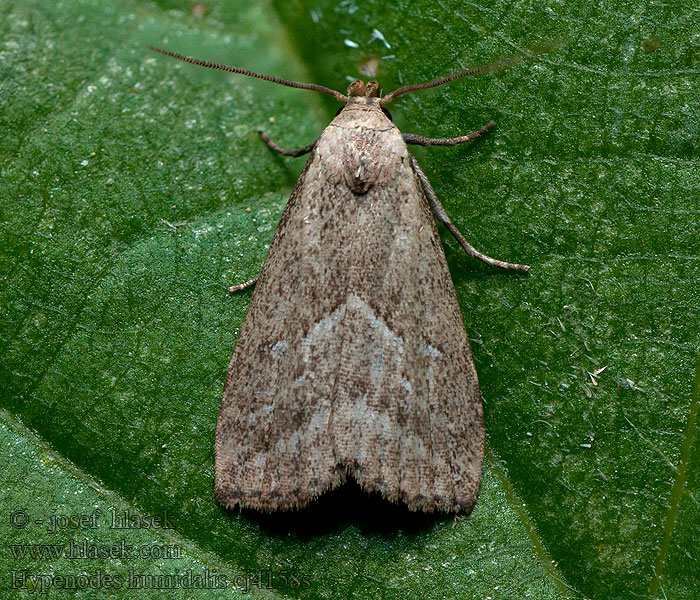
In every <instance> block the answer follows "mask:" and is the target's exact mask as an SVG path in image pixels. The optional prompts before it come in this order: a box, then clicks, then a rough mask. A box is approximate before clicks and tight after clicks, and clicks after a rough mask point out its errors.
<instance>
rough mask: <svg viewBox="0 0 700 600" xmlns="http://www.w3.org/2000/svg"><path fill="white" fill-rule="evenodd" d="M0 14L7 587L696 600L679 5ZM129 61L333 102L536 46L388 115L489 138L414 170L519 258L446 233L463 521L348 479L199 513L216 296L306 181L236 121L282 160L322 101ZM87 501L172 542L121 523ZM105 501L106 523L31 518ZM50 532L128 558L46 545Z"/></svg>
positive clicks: (0, 416) (445, 151)
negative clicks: (477, 486) (473, 469)
mask: <svg viewBox="0 0 700 600" xmlns="http://www.w3.org/2000/svg"><path fill="white" fill-rule="evenodd" d="M0 11H1V13H0V14H1V15H2V18H1V19H0V73H1V78H0V130H1V131H2V135H0V277H1V278H2V286H1V288H0V310H1V311H2V319H1V320H0V352H1V360H0V365H1V367H0V385H2V402H3V404H2V412H0V421H1V427H0V437H1V438H2V445H1V446H0V447H1V448H2V452H3V463H4V464H5V465H6V467H5V468H4V469H3V470H2V483H3V485H2V488H1V489H2V491H1V492H0V496H1V497H2V503H1V505H0V506H2V512H3V514H2V515H0V535H2V539H3V540H4V549H3V551H2V553H1V554H0V556H1V557H2V558H1V559H0V586H2V587H3V588H4V589H7V588H12V587H14V588H16V589H17V588H19V589H24V590H25V591H27V590H29V591H45V589H47V588H48V586H50V585H53V588H51V589H52V593H53V594H54V597H71V598H74V597H82V596H84V597H89V598H96V597H97V598H112V597H114V598H118V597H124V594H125V592H124V589H125V588H127V587H129V584H130V583H131V584H132V585H131V587H132V588H133V589H132V592H130V595H134V597H142V598H151V597H153V598H161V597H163V592H162V591H159V590H157V589H154V587H156V586H155V584H156V583H158V582H160V583H161V584H163V583H164V581H165V580H164V579H163V577H165V576H168V575H170V576H171V577H172V579H171V580H170V581H171V583H172V582H177V585H175V584H173V585H172V586H170V588H168V589H170V590H171V591H170V592H168V593H169V594H171V595H170V596H169V597H182V598H193V597H196V598H200V597H201V598H206V597H212V598H214V597H216V598H219V597H221V593H222V590H223V589H225V590H228V592H227V595H232V597H246V596H248V595H249V594H252V595H272V596H273V597H279V598H367V597H376V598H401V599H404V598H414V597H415V598H418V597H420V598H474V599H477V598H478V599H481V598H487V597H491V598H506V599H510V598H514V599H515V598H517V599H520V598H543V599H544V598H564V597H572V598H688V599H690V598H694V597H696V594H697V593H696V590H697V589H700V551H699V550H698V548H700V533H699V531H700V530H699V529H698V523H699V522H700V505H699V501H700V495H699V488H700V483H699V478H700V469H699V468H698V451H699V450H700V448H699V447H698V444H699V442H698V436H697V434H696V428H695V415H696V413H697V408H698V403H699V401H700V400H699V396H700V391H699V390H698V387H697V385H696V389H695V393H693V381H694V372H695V369H696V365H697V357H696V353H697V351H698V348H699V347H700V327H699V326H698V325H699V323H700V318H699V317H700V308H699V307H700V286H698V267H699V266H700V260H699V256H700V236H698V235H697V231H698V217H699V216H700V175H699V173H700V169H698V158H699V154H700V153H699V150H698V144H699V142H700V119H699V111H698V106H700V92H698V89H700V85H698V84H699V83H700V82H698V77H699V76H700V75H699V72H698V64H699V61H700V42H699V41H698V36H697V16H696V13H695V12H694V10H693V8H692V7H690V6H688V5H683V4H681V3H670V4H668V3H667V4H649V3H642V2H639V1H630V2H627V3H624V4H620V3H618V4H616V5H615V6H609V5H605V6H603V5H600V4H591V3H586V2H569V3H566V4H561V3H553V2H525V3H518V4H512V3H503V2H495V3H492V4H490V5H484V6H481V5H475V4H468V3H460V2H440V3H435V2H427V1H424V0H415V1H413V2H400V3H395V4H391V5H389V4H388V3H384V2H377V1H374V2H372V1H361V0H335V1H333V2H326V1H325V0H319V1H317V2H302V1H297V0H286V1H284V2H282V1H279V2H268V1H262V2H254V1H252V0H235V1H231V2H186V1H184V0H183V1H172V2H157V3H155V2H154V3H149V2H136V1H128V0H107V1H104V2H98V1H97V0H64V1H62V2H48V1H46V0H43V1H41V0H25V1H23V2H21V3H11V2H3V1H0ZM146 44H152V45H156V46H165V47H167V48H168V49H171V50H175V51H178V52H182V53H185V54H190V55H194V56H198V57H201V58H203V59H208V60H213V61H217V62H222V63H228V64H232V65H236V66H241V67H244V68H248V69H253V70H256V71H259V72H264V73H269V74H273V75H279V76H282V77H285V78H290V79H295V80H300V81H310V82H314V83H319V84H322V85H327V86H330V87H334V88H336V89H339V90H341V91H344V89H345V87H346V86H347V83H348V80H349V79H353V78H356V77H359V76H362V77H363V78H365V79H366V78H368V75H367V74H368V73H371V72H373V71H376V72H377V77H378V79H379V81H380V83H381V84H382V86H383V88H384V90H385V91H388V90H391V89H393V88H395V87H398V86H400V85H404V84H408V83H419V82H423V81H428V80H431V79H434V78H436V77H438V76H442V75H447V74H450V73H453V72H455V71H457V70H459V69H462V68H465V67H468V66H472V65H475V64H484V63H494V62H498V61H499V60H504V59H508V57H517V56H520V55H523V54H527V53H528V52H531V51H533V50H534V51H537V50H538V49H539V50H541V49H542V48H543V47H544V48H549V49H552V50H553V51H552V52H549V53H540V54H538V55H536V56H535V57H534V58H532V59H530V60H527V61H524V62H522V63H519V64H518V61H517V60H514V61H513V62H514V64H513V67H512V68H511V69H509V70H503V71H499V72H496V73H491V74H489V75H486V76H480V77H474V78H471V79H469V80H461V81H458V82H453V83H452V84H449V85H446V86H443V87H441V88H436V89H434V90H425V91H422V92H416V93H415V94H412V95H409V96H405V97H402V98H400V99H397V100H396V101H395V102H394V103H392V105H391V107H390V108H391V111H392V114H393V117H394V120H395V122H396V123H397V124H398V126H399V127H400V128H401V129H402V131H405V132H411V133H419V134H422V135H426V136H432V137H450V136H456V135H460V134H463V133H466V132H469V131H473V130H475V129H478V128H479V127H481V126H482V125H483V124H485V123H486V122H487V121H489V120H490V119H495V120H496V121H497V122H498V128H497V129H496V130H494V131H492V132H491V133H490V134H489V135H488V136H487V137H486V138H484V139H482V140H480V141H478V142H477V143H474V144H472V145H470V146H467V147H458V148H430V149H417V151H416V154H417V156H418V159H419V161H420V162H421V164H422V165H423V168H424V169H425V171H426V173H427V174H428V176H429V177H430V179H431V181H432V183H433V186H434V187H435V189H436V192H437V194H438V196H439V197H440V198H441V199H442V201H443V203H444V204H445V206H446V208H447V210H448V212H449V213H450V215H451V217H452V219H453V221H454V222H455V223H456V224H457V226H458V227H459V228H460V229H462V230H463V231H464V232H465V235H466V236H467V237H468V239H470V241H471V242H472V243H474V245H475V246H477V247H478V248H480V249H481V250H483V251H485V252H487V253H489V254H491V255H495V256H498V258H502V259H505V260H512V261H517V262H523V263H527V264H530V265H532V267H533V269H532V272H531V274H530V275H529V276H528V277H517V276H513V275H512V274H509V273H501V272H498V271H495V270H493V269H489V268H487V267H485V266H484V265H482V264H480V263H478V262H477V261H474V260H471V259H469V258H468V257H466V256H464V254H463V253H462V251H461V250H460V249H459V247H458V246H457V244H456V243H455V242H454V240H452V239H451V238H450V237H449V234H447V235H444V236H443V242H444V245H445V248H446V254H447V257H448V262H449V264H450V268H451V272H452V275H453V279H454V281H455V285H456V288H457V294H458V297H459V300H460V304H461V306H462V310H463V313H464V320H465V325H466V327H467V331H468V333H469V335H470V338H471V340H472V346H473V349H474V354H475V361H476V365H477V370H478V372H479V377H480V382H481V387H482V392H483V395H484V408H485V420H486V428H487V433H488V439H487V460H486V462H485V468H484V469H485V470H484V482H483V484H482V489H481V492H480V496H479V501H478V503H477V507H476V509H475V511H474V513H473V514H472V515H471V516H468V517H464V516H460V517H458V518H457V519H453V518H439V517H428V516H425V515H420V514H418V515H417V514H413V513H409V512H408V511H405V510H404V509H402V508H401V507H394V506H391V505H387V504H386V503H385V502H383V501H382V500H381V499H380V498H376V497H371V498H366V497H365V496H364V495H363V494H362V493H361V492H360V491H359V490H357V489H356V488H353V487H352V486H348V487H346V488H342V489H341V490H338V491H337V492H333V493H331V494H328V495H327V496H325V497H323V498H321V499H320V500H319V501H317V502H316V503H314V504H312V505H311V506H310V507H309V508H308V509H306V510H304V511H301V512H299V513H293V514H283V515H271V516H270V515H267V516H266V515H258V514H255V513H249V512H243V513H237V512H229V511H225V510H223V509H222V508H220V507H219V506H218V505H217V504H216V501H215V499H214V496H213V441H214V428H215V423H216V418H217V412H218V405H219V402H220V396H221V390H222V388H223V380H224V377H225V374H226V368H227V366H228V360H229V358H230V355H231V352H232V350H233V347H234V343H235V339H236V335H237V332H238V328H239V327H240V325H241V322H242V320H243V317H244V315H245V310H246V306H247V303H248V300H249V298H250V294H249V293H243V294H240V295H237V296H229V295H228V294H227V293H226V289H227V287H228V285H230V284H232V283H236V282H240V281H244V280H246V279H249V278H250V277H252V276H253V275H255V274H256V273H257V272H258V270H259V267H260V265H261V263H262V261H263V259H264V257H265V252H266V246H267V244H269V242H270V240H271V238H272V235H273V233H274V229H275V227H276V224H277V221H278V219H279V216H280V214H281V211H282V209H283V207H284V204H285V202H286V199H287V197H288V195H289V193H290V191H291V188H292V186H293V185H294V182H295V180H296V177H297V176H298V174H299V172H300V170H301V168H302V166H303V159H300V160H296V161H295V160H287V159H284V158H283V157H278V156H275V155H273V154H271V153H270V151H269V150H268V149H267V148H265V147H264V145H263V144H262V143H261V142H260V140H259V138H258V137H257V136H256V134H255V130H256V129H258V128H263V129H265V130H266V131H268V132H269V133H270V135H271V136H272V137H273V139H275V140H276V141H278V142H279V143H280V144H281V145H283V146H287V147H298V146H302V145H305V144H308V143H309V142H310V141H312V140H313V139H315V138H316V137H317V136H318V135H319V134H320V132H321V131H322V129H323V127H324V126H325V125H326V124H327V123H328V122H329V121H330V119H331V118H332V116H333V114H334V113H335V111H336V110H337V108H338V105H337V103H334V102H333V100H332V99H329V98H325V97H320V96H319V95H318V94H313V93H311V92H305V91H300V90H292V89H287V88H283V87H280V86H275V85H272V84H269V83H265V82H259V81H256V80H248V79H245V78H242V77H238V76H231V75H226V74H223V73H218V72H212V71H208V70H205V69H197V68H195V67H192V66H190V65H185V64H180V63H177V62H175V61H172V60H168V59H166V58H165V57H162V56H157V55H154V54H152V53H149V52H148V51H147V50H145V48H144V46H145V45H146ZM370 76H371V75H370ZM443 233H445V232H443ZM110 509H112V510H113V511H115V514H123V513H124V511H126V512H127V513H129V514H153V515H161V516H162V515H166V516H167V515H169V516H170V517H169V518H168V519H167V523H168V525H169V527H167V528H157V529H143V528H141V529H139V528H135V529H129V530H114V529H110V528H109V526H108V524H109V520H110V518H111V514H112V513H111V512H110ZM95 510H98V511H99V513H98V514H99V515H100V518H99V526H97V527H95V528H90V527H89V526H87V525H89V521H86V522H85V523H83V526H77V525H76V522H75V521H70V520H66V521H65V523H66V527H63V528H61V527H57V528H56V529H55V531H53V532H51V528H50V527H49V524H50V523H51V522H53V523H55V524H58V525H60V524H61V523H62V522H63V521H61V519H60V518H59V517H61V516H62V515H88V516H89V515H92V514H94V513H95ZM52 516H53V517H54V520H53V521H52V520H51V517H52ZM37 519H45V523H44V524H37V522H36V520H37ZM70 523H72V525H70ZM83 543H85V546H81V545H82V544H83ZM27 544H34V545H35V546H32V548H34V549H33V550H30V549H28V548H29V547H28V546H26V545H27ZM36 544H51V546H50V547H52V548H54V550H47V549H46V548H48V546H36ZM71 544H75V545H76V547H78V548H81V547H85V548H90V547H96V545H97V546H103V547H112V546H115V545H116V546H119V547H125V546H126V545H131V546H133V547H136V548H140V549H141V550H140V554H139V555H138V556H126V555H119V552H117V551H115V552H114V553H112V554H110V557H109V558H103V559H94V558H92V559H91V558H88V557H84V558H80V554H78V558H77V559H76V558H67V557H66V556H67V555H66V552H67V550H65V549H66V548H70V547H72V546H71ZM91 545H92V546H91ZM75 552H78V551H77V550H76V551H75ZM81 573H82V574H84V576H85V577H83V579H79V578H78V574H81ZM51 575H53V576H54V577H53V578H52V577H51ZM57 575H66V576H72V580H71V581H72V582H73V584H74V588H71V591H61V585H63V588H64V589H65V588H67V587H68V583H70V581H68V579H70V577H67V579H66V581H58V582H57V579H56V576H57ZM107 576H110V577H112V580H111V583H110V582H109V581H107ZM147 576H150V577H152V578H151V579H148V577H147ZM139 577H141V578H140V579H139ZM158 577H160V579H158ZM177 577H179V579H177ZM81 582H82V583H81ZM119 586H121V587H119ZM175 588H177V589H175Z"/></svg>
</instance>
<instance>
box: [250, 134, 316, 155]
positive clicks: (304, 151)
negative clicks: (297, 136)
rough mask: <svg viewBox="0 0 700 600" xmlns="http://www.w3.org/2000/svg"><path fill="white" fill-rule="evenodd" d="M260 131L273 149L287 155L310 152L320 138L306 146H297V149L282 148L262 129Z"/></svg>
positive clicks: (261, 135)
mask: <svg viewBox="0 0 700 600" xmlns="http://www.w3.org/2000/svg"><path fill="white" fill-rule="evenodd" d="M258 133H259V134H260V137H261V138H262V139H263V141H264V142H265V143H266V144H267V145H268V146H269V147H270V148H272V150H274V151H275V152H279V153H280V154H284V155H285V156H294V157H296V156H303V155H304V154H308V153H309V152H311V151H312V150H313V149H314V146H315V145H316V142H317V141H318V140H314V141H313V142H311V143H310V144H309V145H308V146H304V147H303V148H297V149H296V150H287V149H286V148H282V147H281V146H278V145H277V144H275V142H273V141H272V140H271V139H270V136H269V135H267V134H266V133H265V132H264V131H263V130H262V129H258Z"/></svg>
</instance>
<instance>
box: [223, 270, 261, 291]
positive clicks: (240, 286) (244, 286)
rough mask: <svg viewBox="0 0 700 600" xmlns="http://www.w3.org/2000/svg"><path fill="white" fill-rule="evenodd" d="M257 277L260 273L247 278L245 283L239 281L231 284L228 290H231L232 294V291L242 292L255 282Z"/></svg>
mask: <svg viewBox="0 0 700 600" xmlns="http://www.w3.org/2000/svg"><path fill="white" fill-rule="evenodd" d="M258 277H260V274H259V273H258V274H257V275H256V276H255V277H253V279H249V280H248V281H246V282H245V283H239V284H238V285H232V286H231V287H230V288H228V291H229V292H231V293H232V294H233V293H234V292H242V291H243V290H245V289H247V288H249V287H251V286H253V285H255V282H256V281H257V280H258Z"/></svg>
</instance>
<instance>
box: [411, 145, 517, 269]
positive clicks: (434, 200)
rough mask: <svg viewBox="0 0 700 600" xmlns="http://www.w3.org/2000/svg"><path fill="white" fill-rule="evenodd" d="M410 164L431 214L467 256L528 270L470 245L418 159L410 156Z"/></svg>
mask: <svg viewBox="0 0 700 600" xmlns="http://www.w3.org/2000/svg"><path fill="white" fill-rule="evenodd" d="M411 164H412V166H413V170H414V171H415V172H416V175H417V176H418V179H419V181H420V183H421V186H422V188H423V191H424V192H425V197H426V198H427V200H428V204H430V210H431V211H432V213H433V216H434V217H435V218H436V219H437V220H438V221H440V223H442V224H443V225H444V226H445V227H447V229H449V231H450V233H451V234H452V235H453V236H454V237H455V239H456V240H457V241H458V242H459V245H460V246H462V248H463V249H464V251H465V252H466V253H467V254H468V255H469V256H473V257H474V258H478V259H479V260H480V261H481V262H483V263H486V264H487V265H490V266H492V267H500V268H501V269H511V270H514V271H529V270H530V267H529V266H528V265H519V264H516V263H509V262H505V261H503V260H498V259H497V258H491V257H490V256H487V255H486V254H484V253H483V252H479V251H478V250H477V249H476V248H474V246H472V245H471V244H470V243H469V242H468V241H467V240H466V238H465V237H464V236H463V235H462V233H461V232H460V231H459V229H457V228H456V227H455V226H454V223H452V221H451V220H450V217H449V216H448V215H447V212H446V211H445V207H444V206H443V205H442V203H441V202H440V200H438V197H437V196H436V195H435V190H433V186H431V185H430V181H428V178H427V176H426V175H425V173H424V172H423V169H421V168H420V165H419V164H418V161H417V160H416V159H415V158H414V157H413V156H411Z"/></svg>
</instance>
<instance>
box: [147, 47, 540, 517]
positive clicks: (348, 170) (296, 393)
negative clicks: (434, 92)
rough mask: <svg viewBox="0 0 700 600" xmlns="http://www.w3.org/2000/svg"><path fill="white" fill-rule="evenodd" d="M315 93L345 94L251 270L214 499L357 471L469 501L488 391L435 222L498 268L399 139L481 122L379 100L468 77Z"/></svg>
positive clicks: (388, 490) (461, 506) (398, 493)
mask: <svg viewBox="0 0 700 600" xmlns="http://www.w3.org/2000/svg"><path fill="white" fill-rule="evenodd" d="M153 50H156V51H158V52H161V53H163V54H166V55H168V56H171V57H173V58H177V59H180V60H184V61H186V62H189V63H193V64H196V65H201V66H205V67H209V68H214V69H219V70H223V71H229V72H233V73H239V74H243V75H248V76H252V77H258V78H261V79H265V80H268V81H272V82H275V83H279V84H282V85H286V86H290V87H296V88H302V89H308V90H315V91H319V92H322V93H324V94H328V95H330V96H333V97H334V98H336V99H337V100H339V101H340V102H342V103H343V106H342V108H341V109H340V110H339V111H338V114H337V116H336V117H335V118H334V119H333V121H332V122H331V123H330V125H328V127H326V129H325V130H324V131H323V133H322V134H321V136H320V137H319V138H318V139H317V140H316V141H314V142H313V143H311V144H309V145H308V146H305V147H303V148H300V149H298V150H286V149H284V148H281V147H280V146H278V145H277V144H276V143H275V142H273V141H272V140H271V139H270V138H269V137H268V136H267V135H266V134H264V133H262V132H261V133H262V137H263V139H264V140H265V142H266V143H267V145H268V146H269V147H270V148H271V149H273V150H275V151H277V152H279V153H281V154H284V155H287V156H302V155H304V154H309V155H310V156H309V158H308V160H307V162H306V166H305V167H304V170H303V172H302V174H301V176H300V177H299V180H298V181H297V183H296V186H295V187H294V190H293V192H292V195H291V197H290V199H289V202H288V203H287V206H286V208H285V210H284V214H283V215H282V219H281V221H280V223H279V226H278V228H277V231H276V233H275V235H274V238H273V240H272V243H271V244H270V249H269V252H268V254H267V258H266V259H265V262H264V264H263V266H262V270H261V272H260V274H259V275H258V277H255V278H254V279H251V280H250V281H248V282H246V283H244V284H240V285H238V286H233V287H232V288H231V291H238V290H242V289H245V288H247V287H249V286H252V285H253V284H255V291H254V293H253V296H252V299H251V301H250V305H249V308H248V313H247V315H246V318H245V321H244V323H243V325H242V327H241V330H240V335H239V337H238V341H237V342H236V348H235V351H234V353H233V358H232V359H231V364H230V367H229V370H228V375H227V377H226V383H225V386H224V394H223V401H222V403H221V410H220V414H219V420H218V425H217V429H216V445H215V455H216V469H215V488H216V497H217V498H218V500H219V502H220V503H221V504H223V505H224V506H226V507H229V508H233V507H235V506H236V505H240V506H241V507H246V508H252V509H257V510H261V511H276V510H289V509H295V508H301V507H303V506H305V505H307V504H308V503H309V502H310V501H311V500H313V499H314V498H316V497H317V496H319V495H320V494H323V493H324V492H325V491H327V490H330V489H332V488H335V487H337V486H340V485H341V484H343V483H344V482H345V481H346V480H347V479H348V478H354V479H355V480H356V481H357V482H358V483H359V485H360V486H361V487H362V488H363V489H364V490H366V491H368V492H379V493H381V494H382V496H383V497H384V498H386V499H387V500H389V501H391V502H395V503H398V502H403V503H405V504H406V506H407V507H408V508H409V509H411V510H422V511H425V512H432V511H445V512H455V513H456V512H460V511H464V512H469V511H471V509H472V507H473V506H474V503H475V500H476V495H477V491H478V488H479V482H480V479H481V463H482V458H483V453H484V424H483V415H482V407H481V394H480V391H479V384H478V381H477V375H476V370H475V368H474V361H473V359H472V354H471V350H470V347H469V340H468V338H467V333H466V330H465V328H464V323H463V320H462V314H461V312H460V309H459V305H458V303H457V296H456V294H455V290H454V286H453V284H452V280H451V278H450V273H449V270H448V267H447V262H446V260H445V254H444V252H443V249H442V245H441V243H440V238H439V236H438V230H437V226H436V224H435V221H436V220H437V221H438V222H440V223H442V224H443V225H444V226H445V227H446V228H447V229H448V230H449V231H450V232H451V233H452V235H454V237H455V238H456V239H457V241H458V242H459V244H460V245H461V246H462V248H463V249H464V250H465V251H466V252H467V254H469V255H470V256H473V257H475V258H478V259H479V260H481V261H483V262H484V263H486V264H488V265H493V266H496V267H501V268H504V269H514V270H520V271H527V270H528V269H529V267H528V266H527V265H519V264H512V263H508V262H504V261H501V260H496V259H494V258H491V257H489V256H486V255H485V254H483V253H481V252H479V251H478V250H476V249H475V248H474V247H473V246H471V244H469V242H467V240H466V239H465V238H464V236H463V235H462V234H461V233H460V232H459V231H458V230H457V228H456V227H455V226H454V225H453V223H452V222H451V221H450V218H449V217H448V216H447V213H446V211H445V209H444V208H443V206H442V204H441V203H440V201H439V200H438V198H437V196H436V195H435V192H434V191H433V188H432V186H431V185H430V182H429V181H428V178H427V177H426V175H425V173H424V172H423V170H422V169H421V168H420V166H419V165H418V163H417V162H416V160H415V158H414V157H413V156H412V155H411V153H410V152H409V150H408V146H407V144H418V145H423V146H454V145H456V144H461V143H464V142H469V141H471V140H474V139H476V138H478V137H480V136H481V135H483V134H484V133H486V132H487V131H488V130H489V129H491V128H492V127H493V126H494V125H495V122H493V121H491V122H489V123H488V124H487V125H485V126H484V127H483V128H482V129H480V130H479V131H476V132H474V133H470V134H468V135H463V136H460V137H456V138H446V139H434V138H426V137H423V136H420V135H414V134H406V133H403V134H402V133H401V132H400V131H399V130H398V128H397V127H396V126H395V125H394V124H393V122H392V120H391V116H390V114H389V113H388V111H387V110H386V108H385V105H386V104H388V103H389V102H391V101H392V100H393V99H394V98H396V97H397V96H400V95H402V94H406V93H408V92H413V91H416V90H421V89H426V88H430V87H434V86H437V85H441V84H444V83H447V82H449V81H452V80H455V79H458V78H460V77H465V76H468V75H473V74H475V73H477V72H479V71H480V70H481V69H479V68H475V69H469V70H465V71H461V72H459V73H456V74H454V75H451V76H449V77H444V78H442V79H438V80H436V81H432V82H429V83H423V84H418V85H409V86H404V87H400V88H398V89H396V90H394V91H393V92H391V93H389V94H386V95H385V96H380V92H379V85H378V83H377V82H376V81H370V82H368V83H367V84H365V83H364V82H362V81H354V82H353V83H351V84H350V86H349V87H348V90H347V95H344V94H341V93H340V92H337V91H335V90H332V89H329V88H326V87H323V86H319V85H314V84H304V83H297V82H292V81H286V80H283V79H279V78H277V77H271V76H268V75H261V74H258V73H253V72H252V71H247V70H245V69H239V68H236V67H228V66H224V65H219V64H216V63H211V62H208V61H202V60H199V59H194V58H190V57H186V56H183V55H181V54H177V53H173V52H169V51H165V50H158V49H156V48H153Z"/></svg>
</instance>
